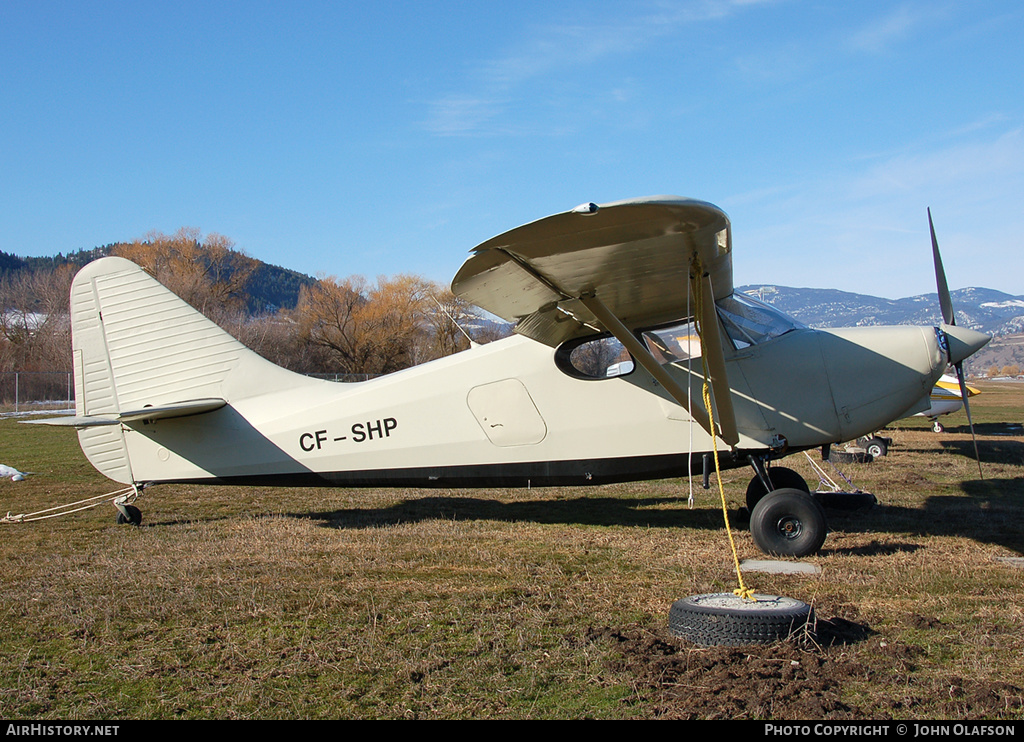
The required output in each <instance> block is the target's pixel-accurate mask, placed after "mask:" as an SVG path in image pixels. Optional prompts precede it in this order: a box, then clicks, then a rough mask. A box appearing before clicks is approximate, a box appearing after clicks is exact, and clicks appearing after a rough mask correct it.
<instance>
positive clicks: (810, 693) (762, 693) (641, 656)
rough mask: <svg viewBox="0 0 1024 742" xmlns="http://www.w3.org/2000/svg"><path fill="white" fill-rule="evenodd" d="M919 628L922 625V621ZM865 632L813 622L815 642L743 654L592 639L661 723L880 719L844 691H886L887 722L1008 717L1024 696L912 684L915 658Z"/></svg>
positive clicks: (965, 683)
mask: <svg viewBox="0 0 1024 742" xmlns="http://www.w3.org/2000/svg"><path fill="white" fill-rule="evenodd" d="M922 620H923V621H924V622H925V623H928V619H922ZM873 637H874V632H873V631H872V630H871V629H870V628H868V627H867V626H865V625H862V624H857V623H853V622H850V621H846V620H844V619H840V618H836V619H831V620H821V619H819V620H818V621H817V625H816V634H815V635H814V636H813V637H811V636H807V635H804V636H800V637H793V638H791V639H790V640H788V641H784V642H775V643H772V644H765V645H751V646H746V647H710V648H706V647H698V646H696V645H693V644H691V643H689V642H687V641H685V640H682V639H678V638H676V637H674V636H672V635H671V634H669V633H668V631H667V630H664V631H662V630H657V631H652V630H650V629H644V628H642V627H634V628H630V629H624V630H620V629H603V630H597V629H595V630H593V632H592V637H591V638H593V639H599V640H604V641H610V642H613V643H614V644H615V646H616V648H617V650H618V651H617V653H616V655H617V657H618V659H617V660H615V661H613V664H614V665H615V669H616V670H617V671H619V672H622V671H625V672H627V673H628V674H630V675H632V677H633V678H634V681H633V683H634V688H635V690H636V693H637V699H636V700H637V701H638V703H639V704H640V705H642V706H644V707H645V708H646V710H647V713H648V714H649V715H650V716H653V717H657V718H662V719H779V720H794V719H824V720H853V719H864V718H880V717H879V715H878V712H877V709H878V705H879V700H880V699H879V698H872V699H865V700H866V701H867V706H868V708H871V709H873V711H872V712H871V714H870V715H869V714H868V713H865V712H864V711H863V710H862V708H861V707H860V706H858V704H857V702H856V701H854V700H851V699H852V698H855V697H857V695H856V693H850V692H848V691H849V690H850V689H851V688H863V689H864V691H858V692H868V693H870V692H871V691H870V690H869V689H870V688H871V687H882V688H891V687H892V686H893V685H894V684H895V685H898V686H899V687H900V688H901V691H900V693H898V694H896V695H888V694H887V700H885V701H883V705H887V706H888V707H889V715H891V717H892V718H913V717H915V716H917V715H920V717H921V718H929V717H932V718H962V717H966V716H970V717H972V718H987V719H994V718H1017V715H1018V714H1019V713H1020V709H1021V705H1022V702H1024V691H1022V690H1021V688H1019V687H1016V686H1011V685H1009V684H1006V683H985V682H980V681H974V680H969V679H964V678H947V679H945V680H944V682H942V683H941V685H942V687H941V688H940V687H937V685H936V686H935V687H931V686H930V685H928V684H927V683H925V684H921V683H919V682H917V681H916V680H915V672H914V671H915V669H916V663H918V662H920V661H922V660H923V659H924V658H923V657H922V654H923V651H922V650H921V649H919V648H917V647H914V646H909V645H894V644H893V643H892V642H886V641H879V640H877V638H873Z"/></svg>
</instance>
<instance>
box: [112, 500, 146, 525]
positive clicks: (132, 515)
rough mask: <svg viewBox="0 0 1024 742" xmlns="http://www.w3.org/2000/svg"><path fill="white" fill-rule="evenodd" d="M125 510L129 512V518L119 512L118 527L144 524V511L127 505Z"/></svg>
mask: <svg viewBox="0 0 1024 742" xmlns="http://www.w3.org/2000/svg"><path fill="white" fill-rule="evenodd" d="M124 509H125V510H127V511H128V517H127V518H125V517H124V513H122V512H121V511H120V510H118V511H117V523H118V525H124V524H126V523H127V524H128V525H132V526H138V525H141V524H142V511H141V510H139V509H138V508H137V507H135V506H134V505H125V506H124Z"/></svg>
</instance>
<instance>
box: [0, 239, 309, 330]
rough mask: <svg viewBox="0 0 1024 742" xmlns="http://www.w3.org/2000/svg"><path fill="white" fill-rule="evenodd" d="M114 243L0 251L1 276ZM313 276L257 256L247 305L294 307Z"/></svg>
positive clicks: (93, 253) (78, 261) (256, 310)
mask: <svg viewBox="0 0 1024 742" xmlns="http://www.w3.org/2000/svg"><path fill="white" fill-rule="evenodd" d="M114 247H115V246H114V245H105V246H103V247H95V248H93V249H91V250H77V251H75V252H71V253H68V254H67V255H64V254H63V253H59V254H57V255H56V256H53V257H42V258H31V257H30V258H23V257H19V256H17V255H10V254H8V253H5V252H0V276H2V275H4V274H7V273H13V272H16V271H22V270H27V271H35V270H46V269H52V268H56V267H59V266H61V265H67V264H71V265H74V266H77V267H82V266H84V265H86V264H87V263H90V262H92V261H93V260H96V259H97V258H102V257H104V256H105V255H109V254H110V252H111V250H112V249H113V248H114ZM315 281H316V279H315V278H313V277H312V276H307V275H305V274H304V273H299V272H297V271H293V270H289V269H287V268H281V267H279V266H276V265H271V264H270V263H264V262H263V261H262V260H259V259H256V269H255V270H254V271H253V274H252V277H251V278H250V279H249V283H248V286H247V296H246V302H245V303H246V308H247V310H248V311H249V312H250V313H251V314H261V313H264V312H270V313H273V312H276V311H277V310H278V309H294V308H295V306H296V304H298V301H299V292H300V291H301V290H302V287H303V286H309V285H311V284H313V283H315Z"/></svg>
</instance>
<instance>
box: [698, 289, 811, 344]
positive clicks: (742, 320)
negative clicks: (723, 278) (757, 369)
mask: <svg viewBox="0 0 1024 742" xmlns="http://www.w3.org/2000/svg"><path fill="white" fill-rule="evenodd" d="M716 304H717V307H718V316H719V318H720V319H721V320H722V325H723V326H724V327H725V332H726V334H727V335H728V336H729V339H730V340H732V344H733V346H734V347H735V348H737V349H742V348H748V347H750V346H751V345H757V344H758V343H764V342H767V341H769V340H771V339H773V338H777V337H779V336H780V335H785V334H786V333H787V332H792V331H793V330H800V329H804V328H805V327H806V326H805V325H803V324H801V323H800V322H797V321H796V320H795V319H793V318H792V317H789V316H787V315H785V314H783V313H782V312H780V311H779V310H777V309H775V307H772V306H769V305H768V304H764V303H762V302H760V301H758V300H757V299H754V298H753V297H750V296H747V295H746V294H731V295H729V296H727V297H725V298H724V299H719V300H718V301H717V302H716Z"/></svg>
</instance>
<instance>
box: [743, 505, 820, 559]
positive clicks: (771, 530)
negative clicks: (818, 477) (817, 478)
mask: <svg viewBox="0 0 1024 742" xmlns="http://www.w3.org/2000/svg"><path fill="white" fill-rule="evenodd" d="M750 533H751V535H753V537H754V543H755V544H757V547H758V548H759V549H761V551H763V552H765V553H766V554H774V555H778V556H792V557H803V556H808V555H810V554H814V553H815V552H817V551H818V550H819V549H820V548H821V546H822V544H824V543H825V536H826V535H827V534H828V519H827V518H826V516H825V510H824V509H823V508H822V507H821V505H819V504H818V502H817V501H816V500H815V499H814V497H813V496H812V495H810V494H808V493H807V492H804V491H802V490H799V489H792V488H789V489H777V490H774V491H772V492H769V493H768V494H767V495H765V496H764V497H763V498H761V500H760V501H759V502H758V503H757V505H755V506H754V509H753V511H751V513H750Z"/></svg>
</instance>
